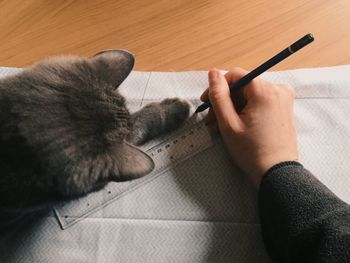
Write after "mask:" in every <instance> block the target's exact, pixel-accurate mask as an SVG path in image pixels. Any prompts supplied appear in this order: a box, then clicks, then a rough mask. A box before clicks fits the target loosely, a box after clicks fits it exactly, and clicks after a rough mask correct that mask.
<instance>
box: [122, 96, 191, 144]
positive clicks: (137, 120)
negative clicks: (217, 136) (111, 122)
mask: <svg viewBox="0 0 350 263" xmlns="http://www.w3.org/2000/svg"><path fill="white" fill-rule="evenodd" d="M190 108H191V104H190V103H189V102H188V101H186V100H181V99H178V98H173V99H165V100H163V101H161V102H160V103H150V104H148V105H146V106H145V107H143V108H142V109H141V110H139V111H137V112H135V113H134V114H133V115H132V116H131V122H132V130H131V132H130V134H129V136H128V141H129V142H131V143H132V144H134V145H139V144H142V143H143V142H145V141H147V140H150V139H152V138H154V137H156V136H157V135H159V134H162V133H164V132H168V131H171V130H174V129H176V128H177V127H179V126H180V125H181V124H182V123H183V122H184V121H185V120H186V119H187V118H188V116H189V113H190Z"/></svg>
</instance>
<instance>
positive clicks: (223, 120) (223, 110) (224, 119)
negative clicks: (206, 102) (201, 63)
mask: <svg viewBox="0 0 350 263" xmlns="http://www.w3.org/2000/svg"><path fill="white" fill-rule="evenodd" d="M208 80H209V99H210V103H211V104H212V106H213V110H214V113H215V116H216V119H217V121H218V125H219V127H220V126H221V127H222V125H225V126H227V125H229V126H231V127H232V128H233V129H238V128H239V127H240V124H241V120H240V118H239V116H238V114H237V112H236V110H235V107H234V104H233V101H232V99H231V94H230V88H229V86H228V83H227V81H226V78H225V77H224V76H223V75H222V74H221V72H220V71H219V70H217V69H212V70H210V71H209V74H208Z"/></svg>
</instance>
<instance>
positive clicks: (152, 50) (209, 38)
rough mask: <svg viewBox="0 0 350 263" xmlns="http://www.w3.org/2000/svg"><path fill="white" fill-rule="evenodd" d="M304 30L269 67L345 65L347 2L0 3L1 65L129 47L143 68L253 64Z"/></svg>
mask: <svg viewBox="0 0 350 263" xmlns="http://www.w3.org/2000/svg"><path fill="white" fill-rule="evenodd" d="M308 32H311V33H313V34H314V36H315V42H314V43H313V44H311V45H310V46H308V47H306V48H305V49H304V50H302V51H300V53H297V54H295V55H293V56H291V57H290V58H288V59H287V60H286V61H284V62H282V63H280V64H279V65H277V66H275V67H274V68H273V70H281V69H291V68H301V67H319V66H333V65H340V64H350V1H349V0H293V1H291V0H290V1H288V0H266V1H263V0H255V1H253V0H250V1H249V0H134V1H133V0H119V1H115V0H105V1H102V0H101V1H62V0H60V1H49V0H46V1H45V0H41V1H39V0H38V1H36V0H8V1H0V39H1V42H0V65H1V66H13V67H22V66H26V65H29V64H31V63H33V62H34V61H36V60H39V59H41V58H44V57H47V56H50V55H56V54H76V55H82V56H89V55H92V54H94V53H95V52H97V51H99V50H102V49H109V48H122V49H128V50H130V51H131V52H133V53H134V54H135V55H136V59H137V62H136V67H135V68H136V69H137V70H146V71H152V70H157V71H182V70H207V69H209V68H212V67H217V68H221V69H229V68H231V67H233V66H240V67H243V68H246V69H253V68H254V67H256V66H257V65H259V64H260V63H261V62H264V61H265V60H266V59H268V58H270V57H271V56H273V55H275V54H276V53H277V52H279V51H280V50H282V49H283V48H285V47H287V46H288V45H289V44H291V43H292V42H294V41H295V40H297V39H299V38H300V37H301V36H303V35H305V34H306V33H308Z"/></svg>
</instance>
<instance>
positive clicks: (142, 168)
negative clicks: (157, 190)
mask: <svg viewBox="0 0 350 263" xmlns="http://www.w3.org/2000/svg"><path fill="white" fill-rule="evenodd" d="M116 158H117V162H118V170H119V174H118V177H119V178H118V179H121V180H128V179H135V178H139V177H142V176H144V175H146V174H148V173H150V172H151V171H152V170H153V169H154V162H153V160H152V158H151V157H149V156H148V155H147V154H146V153H144V152H143V151H141V150H140V149H138V148H137V147H135V146H134V145H131V144H129V143H127V142H124V143H122V145H119V146H118V152H117V153H116Z"/></svg>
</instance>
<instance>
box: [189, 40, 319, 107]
mask: <svg viewBox="0 0 350 263" xmlns="http://www.w3.org/2000/svg"><path fill="white" fill-rule="evenodd" d="M313 40H314V37H313V35H312V34H307V35H305V36H304V37H302V38H300V39H299V40H298V41H296V42H295V43H293V44H292V45H290V46H289V47H287V48H286V49H284V50H282V51H281V52H280V53H278V54H277V55H276V56H274V57H272V58H270V59H269V60H268V61H266V62H265V63H263V64H261V65H260V66H259V67H257V68H256V69H254V70H253V71H251V72H249V73H248V74H247V75H245V76H244V77H242V78H241V79H240V80H238V81H237V82H235V83H232V84H230V91H231V92H232V91H233V90H235V89H239V88H241V87H243V86H244V85H247V84H248V83H249V82H250V81H251V80H253V79H254V78H256V77H257V76H259V75H260V74H262V73H264V72H265V71H267V70H268V69H269V68H271V67H273V66H275V65H276V64H277V63H279V62H281V61H282V60H284V59H285V58H287V57H289V56H290V55H292V54H293V53H295V52H297V51H298V50H299V49H301V48H303V47H305V46H306V45H307V44H309V43H311V42H312V41H313ZM210 106H211V104H210V101H209V100H207V101H206V102H204V103H203V104H202V105H200V106H199V107H198V108H197V109H196V111H195V113H197V112H201V111H204V110H205V109H207V108H209V107H210Z"/></svg>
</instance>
